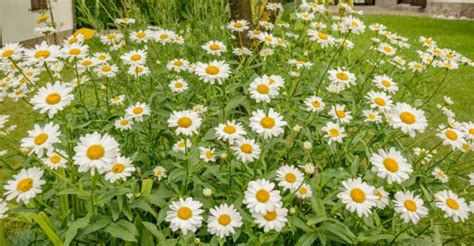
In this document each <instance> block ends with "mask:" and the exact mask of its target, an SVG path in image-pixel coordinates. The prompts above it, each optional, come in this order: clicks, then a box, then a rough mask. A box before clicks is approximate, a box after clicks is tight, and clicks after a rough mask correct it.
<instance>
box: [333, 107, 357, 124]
mask: <svg viewBox="0 0 474 246" xmlns="http://www.w3.org/2000/svg"><path fill="white" fill-rule="evenodd" d="M329 115H330V116H332V117H333V118H334V119H335V120H336V121H339V122H340V123H348V122H350V121H351V120H352V115H351V112H350V111H346V105H341V104H336V106H332V107H331V109H330V110H329Z"/></svg>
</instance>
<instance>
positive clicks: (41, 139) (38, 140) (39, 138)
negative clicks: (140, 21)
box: [34, 133, 49, 145]
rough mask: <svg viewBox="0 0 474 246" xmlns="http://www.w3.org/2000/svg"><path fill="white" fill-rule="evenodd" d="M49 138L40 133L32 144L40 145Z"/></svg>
mask: <svg viewBox="0 0 474 246" xmlns="http://www.w3.org/2000/svg"><path fill="white" fill-rule="evenodd" d="M48 138H49V136H48V134H46V133H40V134H38V136H36V137H35V139H34V142H35V144H36V145H42V144H44V143H45V142H46V141H47V140H48Z"/></svg>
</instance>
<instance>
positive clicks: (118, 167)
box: [104, 156, 135, 183]
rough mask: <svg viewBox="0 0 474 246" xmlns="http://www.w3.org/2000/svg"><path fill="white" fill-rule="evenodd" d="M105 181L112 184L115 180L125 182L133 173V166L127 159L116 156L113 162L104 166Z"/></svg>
mask: <svg viewBox="0 0 474 246" xmlns="http://www.w3.org/2000/svg"><path fill="white" fill-rule="evenodd" d="M104 171H105V172H106V174H105V180H107V181H109V182H110V183H114V182H115V181H117V180H122V181H125V180H127V178H128V177H130V176H131V175H132V173H133V172H135V166H134V165H133V163H132V160H130V159H129V158H127V157H122V156H117V159H116V160H115V162H111V163H109V164H107V165H106V166H105V170H104Z"/></svg>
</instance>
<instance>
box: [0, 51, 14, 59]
mask: <svg viewBox="0 0 474 246" xmlns="http://www.w3.org/2000/svg"><path fill="white" fill-rule="evenodd" d="M13 53H15V52H14V51H13V50H5V51H3V53H2V57H3V58H8V57H10V56H12V55H13Z"/></svg>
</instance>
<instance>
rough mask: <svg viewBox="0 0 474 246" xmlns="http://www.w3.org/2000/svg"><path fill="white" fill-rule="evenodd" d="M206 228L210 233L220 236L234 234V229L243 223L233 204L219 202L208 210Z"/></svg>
mask: <svg viewBox="0 0 474 246" xmlns="http://www.w3.org/2000/svg"><path fill="white" fill-rule="evenodd" d="M209 213H210V215H209V218H208V220H207V228H208V230H209V233H210V234H211V235H216V236H219V237H221V238H224V237H228V236H231V235H234V234H235V233H236V231H235V229H236V228H240V227H241V226H242V225H243V222H242V216H241V215H240V213H239V212H238V211H237V209H235V208H234V205H232V204H231V205H227V204H221V205H219V206H216V207H214V208H211V209H210V210H209Z"/></svg>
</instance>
